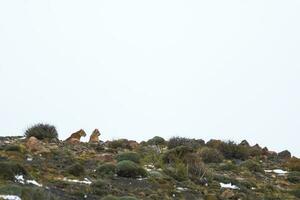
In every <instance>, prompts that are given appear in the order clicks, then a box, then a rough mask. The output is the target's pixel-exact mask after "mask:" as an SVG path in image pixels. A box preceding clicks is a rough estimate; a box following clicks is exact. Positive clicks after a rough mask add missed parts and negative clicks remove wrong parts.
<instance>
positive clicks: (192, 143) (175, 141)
mask: <svg viewBox="0 0 300 200" xmlns="http://www.w3.org/2000/svg"><path fill="white" fill-rule="evenodd" d="M204 144H205V142H204V140H196V139H189V138H184V137H172V138H171V139H170V140H169V142H168V149H173V148H176V147H178V146H188V147H190V148H192V149H197V148H199V147H201V146H203V145H204Z"/></svg>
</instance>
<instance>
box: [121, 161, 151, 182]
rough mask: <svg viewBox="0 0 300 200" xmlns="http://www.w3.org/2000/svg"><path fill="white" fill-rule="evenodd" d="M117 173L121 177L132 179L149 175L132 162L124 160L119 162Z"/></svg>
mask: <svg viewBox="0 0 300 200" xmlns="http://www.w3.org/2000/svg"><path fill="white" fill-rule="evenodd" d="M116 173H117V174H118V176H121V177H132V178H137V177H145V176H146V175H147V172H146V171H145V169H143V168H142V167H140V166H139V165H138V164H136V163H134V162H132V161H130V160H123V161H120V162H118V164H117V166H116Z"/></svg>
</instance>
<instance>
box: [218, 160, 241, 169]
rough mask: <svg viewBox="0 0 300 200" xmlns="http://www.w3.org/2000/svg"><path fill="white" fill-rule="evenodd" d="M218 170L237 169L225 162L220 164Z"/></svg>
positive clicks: (230, 163)
mask: <svg viewBox="0 0 300 200" xmlns="http://www.w3.org/2000/svg"><path fill="white" fill-rule="evenodd" d="M219 169H220V170H224V171H235V170H237V169H238V167H237V166H236V165H235V164H233V163H232V162H227V163H221V164H220V166H219Z"/></svg>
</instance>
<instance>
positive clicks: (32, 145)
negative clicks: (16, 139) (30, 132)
mask: <svg viewBox="0 0 300 200" xmlns="http://www.w3.org/2000/svg"><path fill="white" fill-rule="evenodd" d="M25 146H26V148H27V149H28V150H29V151H31V152H33V153H36V154H40V153H49V152H50V150H49V149H46V148H45V147H44V144H43V143H42V142H41V141H40V140H38V139H37V138H36V137H33V136H32V137H30V138H29V139H28V140H27V142H26V144H25Z"/></svg>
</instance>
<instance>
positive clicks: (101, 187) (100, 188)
mask: <svg viewBox="0 0 300 200" xmlns="http://www.w3.org/2000/svg"><path fill="white" fill-rule="evenodd" d="M91 188H92V192H93V193H94V194H96V195H105V194H107V193H109V191H110V190H111V185H110V184H109V183H108V182H106V181H104V180H100V179H98V180H96V181H95V182H93V183H92V184H91Z"/></svg>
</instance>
